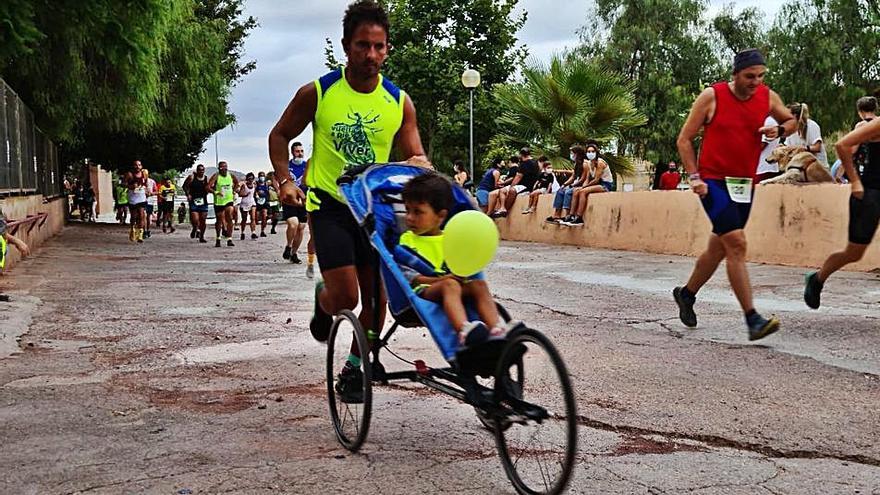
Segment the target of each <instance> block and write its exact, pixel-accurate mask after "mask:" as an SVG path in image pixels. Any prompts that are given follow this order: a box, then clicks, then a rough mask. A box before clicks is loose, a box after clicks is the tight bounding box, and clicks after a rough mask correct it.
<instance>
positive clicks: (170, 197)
mask: <svg viewBox="0 0 880 495" xmlns="http://www.w3.org/2000/svg"><path fill="white" fill-rule="evenodd" d="M173 199H174V193H173V192H166V193H165V201H171V200H173Z"/></svg>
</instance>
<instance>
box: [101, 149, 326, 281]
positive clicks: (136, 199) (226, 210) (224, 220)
mask: <svg viewBox="0 0 880 495" xmlns="http://www.w3.org/2000/svg"><path fill="white" fill-rule="evenodd" d="M290 151H291V155H292V158H291V159H290V160H289V161H288V171H289V174H290V175H291V176H293V177H296V182H297V184H298V185H299V186H300V187H303V188H305V185H304V179H305V169H306V161H305V160H304V158H303V155H304V151H303V146H302V144H301V143H298V142H297V143H293V145H292V146H291V150H290ZM182 189H183V192H184V193H185V194H186V200H187V201H186V204H188V205H189V220H190V225H191V230H190V238H191V239H196V240H198V242H199V243H207V242H208V241H207V240H206V239H205V231H206V230H207V220H208V208H209V207H210V205H211V202H210V200H209V197H208V195H209V194H210V195H211V197H212V199H213V208H214V213H215V222H214V229H215V233H216V238H215V242H214V246H215V247H218V248H219V247H222V246H223V243H224V241H225V244H226V246H228V247H233V246H235V243H234V242H233V240H232V237H233V231H234V230H236V229H239V219H240V237H239V239H240V240H245V238H246V235H247V234H246V230H247V227H248V226H250V238H251V239H252V240H257V239H259V238H261V237H267V235H266V227H267V226H271V230H270V232H269V233H270V234H276V233H277V231H276V227H277V223H278V221H277V216H278V213H279V212H281V213H282V215H283V218H284V221H285V222H286V224H287V227H288V228H287V242H286V243H285V247H284V251H283V253H282V257H283V258H284V259H285V260H289V261H290V262H292V263H295V264H301V263H302V260H301V259H300V258H299V256H298V254H297V252H298V250H299V248H300V246H301V244H302V241H303V237H304V234H305V228H306V226H307V225H308V214H307V212H306V208H305V205H304V204H303V203H302V202H300V203H299V204H286V203H285V204H282V203H281V201H280V200H279V195H278V190H279V189H280V185H279V184H278V182H277V181H276V180H275V174H274V172H269V173H266V172H262V171H261V172H259V173H258V174H254V173H253V172H249V173H247V175H246V176H245V179H244V180H243V181H241V180H239V179H238V177H236V176H235V174H233V173H231V172H230V171H229V164H228V163H227V162H225V161H222V162H219V163H218V164H217V173H215V174H214V175H212V176H211V177H208V176H207V175H206V173H205V166H204V165H203V164H198V165H197V166H196V168H195V170H194V171H193V173H191V174H190V175H189V176H187V178H186V179H185V181H184V183H183V186H182ZM176 195H177V187H176V186H175V184H174V182H173V181H172V180H171V179H170V178H167V179H164V180H163V181H162V182H161V184H156V181H155V180H153V179H152V178H150V175H149V172H148V171H147V170H146V169H144V168H143V165H142V163H141V162H140V161H135V162H134V165H133V167H132V170H130V171H129V172H127V173H125V174H124V175H122V176H121V177H120V179H119V182H118V184H117V185H116V187H115V191H114V198H115V201H116V219H117V221H119V222H120V223H122V224H125V223H126V216H127V215H129V214H130V216H131V228H130V230H129V240H131V241H132V242H138V243H142V242H144V239H145V238H149V237H150V235H151V233H150V225H151V223H152V222H151V219H152V214H153V211H154V209H156V210H157V211H158V217H157V220H156V222H157V223H156V225H157V226H158V225H161V226H162V231H163V232H169V233H173V232H175V231H176V229H175V227H174V218H173V215H174V204H175V196H176ZM185 212H186V206H184V204H183V203H181V207H180V211H178V214H179V219H178V223H182V222H183V216H185ZM258 225H259V227H260V229H259V234H258V233H257V226H258ZM307 251H308V257H307V266H306V276H307V277H308V278H312V277H313V276H314V273H315V267H314V263H315V254H314V242H313V241H312V240H311V239H310V240H309V242H308V244H307Z"/></svg>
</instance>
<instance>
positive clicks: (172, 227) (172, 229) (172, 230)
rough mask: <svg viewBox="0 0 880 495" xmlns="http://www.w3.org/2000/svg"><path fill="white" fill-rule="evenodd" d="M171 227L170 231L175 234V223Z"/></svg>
mask: <svg viewBox="0 0 880 495" xmlns="http://www.w3.org/2000/svg"><path fill="white" fill-rule="evenodd" d="M170 228H171V230H169V232H170V233H172V234H173V233H175V232H177V229H175V228H174V226H173V225H171V226H170Z"/></svg>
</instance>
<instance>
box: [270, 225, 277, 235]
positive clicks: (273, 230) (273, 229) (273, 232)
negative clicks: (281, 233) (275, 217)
mask: <svg viewBox="0 0 880 495" xmlns="http://www.w3.org/2000/svg"><path fill="white" fill-rule="evenodd" d="M269 233H270V234H277V233H278V232H275V227H272V230H271V231H270V232H269Z"/></svg>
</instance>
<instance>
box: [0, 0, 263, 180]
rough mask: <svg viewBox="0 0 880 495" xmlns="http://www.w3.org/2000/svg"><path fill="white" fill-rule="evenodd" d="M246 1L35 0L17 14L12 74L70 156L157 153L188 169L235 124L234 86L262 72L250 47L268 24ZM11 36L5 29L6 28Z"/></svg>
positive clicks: (4, 56) (5, 19)
mask: <svg viewBox="0 0 880 495" xmlns="http://www.w3.org/2000/svg"><path fill="white" fill-rule="evenodd" d="M241 4H242V0H144V1H141V2H116V1H112V0H53V1H48V0H32V1H29V2H18V3H17V4H16V5H19V7H18V8H16V9H15V10H12V11H10V12H7V11H4V10H2V9H0V25H11V26H12V29H11V32H14V33H33V32H37V33H39V36H35V35H33V34H31V35H27V34H19V35H17V36H16V39H19V40H21V41H20V42H19V43H18V45H17V46H12V47H7V46H5V45H4V47H3V49H2V50H0V73H2V75H3V77H4V78H5V79H6V80H7V82H8V83H9V84H10V85H11V86H12V87H13V88H16V90H17V91H18V92H19V93H20V95H21V96H22V98H23V99H24V100H25V101H26V102H27V103H28V105H29V106H30V107H31V108H32V109H33V110H34V112H35V115H36V117H37V122H38V124H39V126H40V127H41V128H42V129H43V130H44V131H45V132H47V133H48V134H49V135H50V136H51V137H52V138H53V139H54V140H55V141H56V142H58V143H59V144H61V146H62V150H63V151H64V156H65V158H66V159H67V160H68V161H75V160H77V159H79V158H83V157H88V158H91V159H92V160H94V161H101V162H102V164H104V165H105V166H109V167H111V168H115V167H122V166H127V165H128V164H130V163H131V161H132V160H133V159H135V158H138V157H140V158H144V159H145V158H146V157H147V156H151V157H154V159H155V161H153V162H146V159H145V162H146V163H147V166H148V167H149V168H152V169H154V170H164V169H166V168H185V167H187V166H189V165H191V163H192V160H193V159H194V157H195V156H197V155H198V153H199V152H200V151H201V147H202V142H203V141H204V139H205V138H207V136H209V135H210V134H211V133H213V132H214V131H216V130H218V129H221V128H223V127H225V126H226V125H228V124H229V123H231V122H232V120H233V117H232V116H231V115H230V114H229V113H228V111H227V100H228V95H229V88H230V86H231V85H232V84H234V83H235V81H236V80H238V79H239V78H240V77H242V76H243V75H245V74H247V73H248V72H249V71H250V70H252V69H253V68H254V65H253V63H247V64H244V65H242V64H241V63H240V61H239V59H240V57H241V50H242V43H243V40H244V38H245V36H246V35H247V32H248V31H249V30H251V29H252V28H253V27H254V26H255V25H256V22H255V21H254V20H253V19H252V18H247V19H243V20H242V19H240V16H241ZM4 36H5V35H4Z"/></svg>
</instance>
